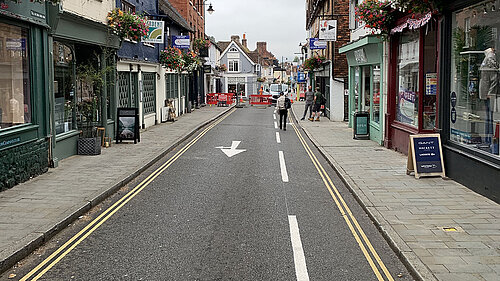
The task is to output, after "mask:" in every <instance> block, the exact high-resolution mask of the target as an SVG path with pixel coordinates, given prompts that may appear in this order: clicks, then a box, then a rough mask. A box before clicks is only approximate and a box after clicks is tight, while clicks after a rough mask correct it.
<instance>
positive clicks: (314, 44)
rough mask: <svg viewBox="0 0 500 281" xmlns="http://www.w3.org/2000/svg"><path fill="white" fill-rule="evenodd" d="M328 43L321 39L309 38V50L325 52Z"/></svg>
mask: <svg viewBox="0 0 500 281" xmlns="http://www.w3.org/2000/svg"><path fill="white" fill-rule="evenodd" d="M326 43H327V42H326V41H322V40H319V38H309V49H311V50H323V49H326Z"/></svg>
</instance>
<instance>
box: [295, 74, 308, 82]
mask: <svg viewBox="0 0 500 281" xmlns="http://www.w3.org/2000/svg"><path fill="white" fill-rule="evenodd" d="M306 79H307V78H306V74H305V73H304V72H297V83H305V82H306V81H307V80H306Z"/></svg>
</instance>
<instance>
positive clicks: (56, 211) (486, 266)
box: [0, 102, 500, 281]
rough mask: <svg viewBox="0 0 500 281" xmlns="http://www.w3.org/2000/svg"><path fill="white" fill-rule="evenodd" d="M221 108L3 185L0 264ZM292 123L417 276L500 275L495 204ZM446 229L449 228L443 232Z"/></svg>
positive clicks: (330, 131)
mask: <svg viewBox="0 0 500 281" xmlns="http://www.w3.org/2000/svg"><path fill="white" fill-rule="evenodd" d="M303 108H304V103H303V102H296V103H294V105H293V107H292V112H293V113H294V115H295V112H297V114H296V116H298V117H301V115H302V112H303ZM228 110H229V108H221V107H204V108H202V109H199V110H195V111H194V112H192V113H189V114H186V115H183V116H181V117H180V118H179V120H178V121H176V122H174V123H166V124H160V125H157V126H153V127H151V128H148V129H147V130H145V131H143V132H142V133H141V142H140V143H138V144H135V145H134V144H133V143H127V144H125V143H124V144H113V145H112V146H111V147H110V148H106V149H103V152H102V154H101V155H99V156H73V157H70V158H67V159H64V160H62V161H61V162H60V163H59V167H58V168H55V169H50V170H49V172H47V173H45V174H43V175H41V176H38V177H36V178H34V179H32V180H30V181H28V182H25V183H23V184H20V185H18V186H15V187H14V188H12V189H10V190H7V191H3V192H1V193H0V214H1V216H0V233H1V235H0V272H3V271H5V270H7V269H9V268H10V267H11V266H12V265H14V264H15V263H16V262H17V261H19V260H21V259H22V258H24V257H25V256H27V255H28V254H29V253H31V252H32V251H33V250H35V249H36V248H37V247H39V246H40V245H42V244H43V243H44V242H45V241H47V240H48V239H50V238H51V237H52V236H53V235H54V234H55V233H57V232H58V231H59V230H61V229H63V228H64V227H65V226H67V225H68V224H69V223H71V222H72V221H73V220H75V219H77V218H78V217H79V216H81V215H83V214H84V213H85V212H87V211H88V210H90V208H92V207H93V206H95V205H97V204H98V203H99V202H101V201H102V200H104V199H105V198H107V197H108V196H109V195H111V194H112V193H114V192H115V191H116V190H118V189H120V188H121V187H122V186H124V185H125V184H126V183H128V182H129V181H131V180H132V179H133V178H134V177H135V176H137V175H138V174H139V173H140V172H142V171H144V170H145V169H147V168H148V167H149V166H151V165H152V164H153V163H154V162H155V161H157V160H158V159H160V158H161V157H162V156H164V155H165V154H166V153H167V152H169V151H170V150H171V149H172V148H174V147H175V146H176V145H177V144H178V143H180V142H182V141H183V140H185V139H187V138H188V137H189V136H191V135H192V134H194V133H195V132H196V131H197V130H198V129H200V128H201V127H202V126H204V125H205V124H207V123H209V122H211V121H212V120H214V119H216V118H217V117H218V116H221V115H223V114H225V113H226V112H227V111H228ZM296 119H297V120H298V119H299V118H296ZM299 123H300V125H301V126H302V127H303V129H304V132H305V133H306V134H307V136H308V137H309V138H310V139H311V140H312V142H313V143H314V144H315V145H316V146H317V147H318V149H319V150H320V152H321V153H322V154H323V155H324V156H325V158H326V159H327V161H328V162H329V163H330V164H331V165H332V166H333V167H334V168H335V170H336V171H337V173H338V174H339V175H340V177H341V178H342V180H343V181H344V182H345V183H346V185H347V186H348V187H349V188H350V190H351V191H352V193H353V194H354V195H355V196H356V198H357V200H358V201H359V202H360V204H361V205H362V206H363V208H364V209H365V210H366V211H367V213H368V214H369V216H370V217H371V218H372V220H373V221H374V223H375V225H376V226H377V227H378V228H379V230H380V231H381V232H382V234H383V235H384V237H385V238H386V239H387V240H388V242H389V244H390V245H391V247H392V248H393V249H394V250H395V252H396V253H397V254H398V255H399V256H400V257H401V259H402V260H403V261H404V262H405V263H406V264H407V266H408V267H409V268H410V270H412V271H413V273H414V274H415V275H416V277H417V278H418V279H420V280H453V281H455V280H499V279H500V205H499V204H497V203H495V202H493V201H491V200H489V199H487V198H485V197H483V196H481V195H478V194H476V193H474V192H473V191H471V190H469V189H467V188H466V187H464V186H462V185H460V184H458V183H456V182H454V181H453V180H444V179H441V178H420V179H418V180H417V179H415V178H414V177H413V176H408V175H406V161H407V157H406V156H404V155H402V154H400V153H398V152H395V151H392V150H388V149H386V148H384V147H382V146H379V145H377V144H376V143H375V142H372V141H369V140H353V139H352V130H351V129H350V128H348V127H347V124H346V123H344V122H330V121H329V120H328V119H326V118H322V120H321V122H310V121H307V120H306V121H299ZM103 171H105V172H103ZM450 228H453V229H455V230H456V231H445V230H446V229H450Z"/></svg>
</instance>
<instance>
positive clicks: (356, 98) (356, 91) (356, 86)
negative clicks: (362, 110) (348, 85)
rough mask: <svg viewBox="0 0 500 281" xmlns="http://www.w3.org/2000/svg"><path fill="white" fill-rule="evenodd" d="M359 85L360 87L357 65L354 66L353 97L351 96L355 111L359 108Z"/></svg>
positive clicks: (359, 74)
mask: <svg viewBox="0 0 500 281" xmlns="http://www.w3.org/2000/svg"><path fill="white" fill-rule="evenodd" d="M360 87H361V73H360V68H359V66H358V67H355V68H354V97H353V99H354V100H353V104H354V107H353V110H354V112H357V111H358V110H359V93H360Z"/></svg>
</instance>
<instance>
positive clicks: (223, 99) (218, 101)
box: [207, 93, 235, 106]
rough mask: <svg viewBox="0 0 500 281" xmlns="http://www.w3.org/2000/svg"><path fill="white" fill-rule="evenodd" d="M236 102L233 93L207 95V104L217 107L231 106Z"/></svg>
mask: <svg viewBox="0 0 500 281" xmlns="http://www.w3.org/2000/svg"><path fill="white" fill-rule="evenodd" d="M234 102H235V98H234V94H233V93H211V94H207V104H210V105H212V104H213V105H217V106H229V105H232V104H233V103H234Z"/></svg>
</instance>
